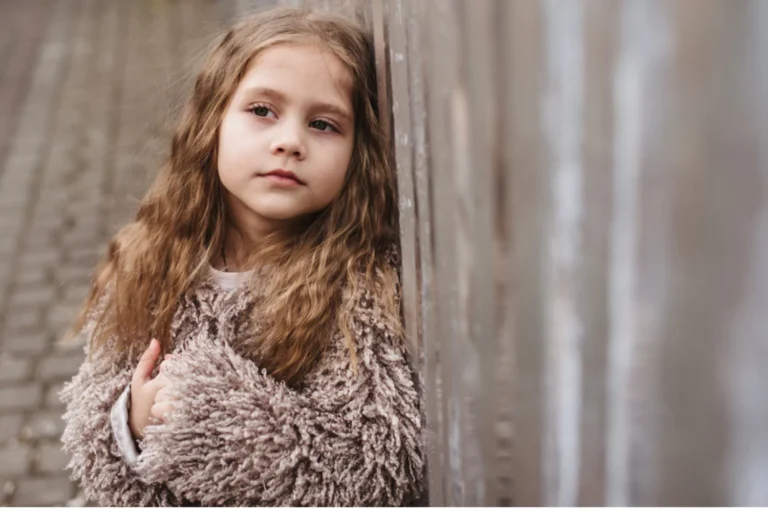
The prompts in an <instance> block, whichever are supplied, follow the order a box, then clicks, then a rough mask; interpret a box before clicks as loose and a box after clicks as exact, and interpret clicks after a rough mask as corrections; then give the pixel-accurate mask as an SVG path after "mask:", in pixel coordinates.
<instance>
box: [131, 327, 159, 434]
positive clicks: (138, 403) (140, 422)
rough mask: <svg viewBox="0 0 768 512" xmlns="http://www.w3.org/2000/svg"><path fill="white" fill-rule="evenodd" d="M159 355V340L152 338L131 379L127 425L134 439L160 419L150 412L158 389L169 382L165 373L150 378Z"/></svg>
mask: <svg viewBox="0 0 768 512" xmlns="http://www.w3.org/2000/svg"><path fill="white" fill-rule="evenodd" d="M159 356H160V342H159V341H157V340H155V339H153V340H152V341H151V342H150V344H149V348H147V350H146V352H144V354H143V355H142V356H141V360H140V361H139V364H137V365H136V370H134V372H133V378H132V379H131V413H130V415H129V418H128V426H129V427H130V428H131V433H132V434H133V437H134V438H135V439H142V438H143V437H144V429H145V428H146V427H147V425H152V424H154V423H158V422H159V421H160V419H159V418H156V417H155V416H154V415H153V414H152V407H153V405H154V403H155V396H156V395H157V393H158V391H160V390H161V389H162V388H164V387H165V386H167V385H168V384H169V381H168V379H167V378H166V377H165V375H158V376H157V377H156V378H154V379H151V378H150V376H151V375H152V370H153V369H154V367H155V363H156V362H157V358H158V357H159Z"/></svg>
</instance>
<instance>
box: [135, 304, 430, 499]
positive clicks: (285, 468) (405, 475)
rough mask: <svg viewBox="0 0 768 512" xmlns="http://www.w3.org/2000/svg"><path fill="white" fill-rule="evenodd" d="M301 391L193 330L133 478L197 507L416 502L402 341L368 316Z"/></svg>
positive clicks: (412, 414) (417, 431) (416, 448)
mask: <svg viewBox="0 0 768 512" xmlns="http://www.w3.org/2000/svg"><path fill="white" fill-rule="evenodd" d="M353 334H354V335H355V336H356V342H357V357H358V366H357V368H358V370H357V376H355V375H354V374H353V369H352V365H351V363H350V357H349V351H348V350H347V348H346V346H345V345H344V342H343V340H338V343H337V344H336V345H335V346H334V347H333V348H332V349H331V350H329V353H327V354H326V355H325V356H324V358H323V359H322V360H321V361H320V362H319V363H318V365H317V367H316V368H315V369H314V370H313V371H312V373H311V374H310V375H308V376H307V380H306V386H305V388H303V390H302V391H301V392H296V391H294V390H292V389H289V388H288V387H286V386H285V385H284V384H282V383H278V382H277V381H275V380H274V379H272V378H271V377H269V376H267V375H265V374H264V373H263V372H262V371H261V370H260V369H259V368H258V367H257V366H256V365H255V364H254V363H253V362H251V361H250V360H248V359H245V358H243V357H241V356H239V355H238V354H236V353H235V352H234V351H233V350H232V349H231V348H230V347H229V346H228V345H226V344H225V343H222V342H219V341H216V342H212V341H211V340H210V339H206V338H205V334H204V333H203V334H201V335H200V337H199V338H198V339H197V340H193V341H192V343H190V345H189V347H188V349H187V350H186V351H185V352H184V353H182V354H181V355H180V356H179V357H178V358H176V359H174V360H173V361H172V362H170V363H168V362H166V363H165V365H164V369H163V371H164V372H166V371H167V372H168V376H169V378H170V380H171V382H173V384H172V385H173V388H174V390H175V391H176V393H175V394H176V396H177V402H176V403H175V406H176V408H175V410H174V411H173V412H171V413H170V416H169V421H168V422H167V423H166V424H164V425H159V426H150V427H147V429H146V438H145V443H144V444H143V452H142V457H141V458H140V459H139V463H138V466H137V471H138V472H139V473H141V474H142V476H143V477H144V478H146V479H147V481H152V482H167V484H168V486H169V487H170V488H171V489H173V490H174V492H175V493H176V494H177V495H179V496H183V497H184V498H185V499H188V500H192V501H196V502H197V501H199V502H201V503H202V504H203V505H209V506H216V505H218V506H257V505H263V506H286V505H292V506H350V505H401V504H404V503H407V502H409V501H410V500H412V499H414V498H416V497H418V495H419V494H420V492H421V487H422V483H421V478H422V473H423V466H424V460H423V455H422V451H421V421H420V414H419V405H418V402H419V399H418V395H417V392H416V390H415V387H414V383H413V380H412V377H411V370H410V367H409V365H408V363H407V361H406V348H405V344H404V342H403V340H402V339H401V338H400V337H399V336H395V335H394V334H393V333H392V332H391V331H390V330H388V329H387V328H386V327H384V326H383V324H381V323H380V322H376V321H375V319H373V317H371V312H370V311H369V312H367V316H366V315H359V316H358V320H357V321H356V322H355V325H354V332H353Z"/></svg>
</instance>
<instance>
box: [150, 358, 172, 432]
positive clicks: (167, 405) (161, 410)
mask: <svg viewBox="0 0 768 512" xmlns="http://www.w3.org/2000/svg"><path fill="white" fill-rule="evenodd" d="M175 357H177V356H176V355H174V354H168V355H166V356H165V360H164V361H163V362H162V363H161V364H160V375H158V376H157V379H160V378H162V379H163V380H164V382H165V383H166V384H165V385H164V386H163V387H162V388H160V390H159V391H158V392H157V394H156V395H155V402H154V404H153V405H152V410H151V414H152V417H153V418H157V419H158V420H160V421H162V422H165V421H167V415H168V413H169V412H171V411H172V410H173V409H174V406H173V400H174V398H175V396H174V393H173V386H172V385H171V381H170V380H169V379H168V378H167V377H166V376H165V374H164V373H163V368H164V366H165V364H166V363H167V362H168V361H169V360H171V359H174V358H175ZM157 379H156V380H157Z"/></svg>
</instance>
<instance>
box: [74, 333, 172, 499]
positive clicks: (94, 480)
mask: <svg viewBox="0 0 768 512" xmlns="http://www.w3.org/2000/svg"><path fill="white" fill-rule="evenodd" d="M81 336H85V337H86V338H88V335H87V334H85V333H83V334H81ZM89 341H90V340H87V341H86V351H87V350H88V344H89ZM132 372H133V367H132V365H131V358H129V357H126V358H121V359H120V360H116V358H113V357H111V356H110V357H106V356H105V354H104V352H103V350H100V351H98V352H97V353H95V354H93V356H92V357H91V359H90V360H88V359H87V358H86V360H85V362H83V364H82V365H81V366H80V369H79V371H78V373H77V374H76V375H75V376H74V378H73V379H72V380H70V381H69V382H67V383H66V384H65V386H64V388H63V389H62V391H61V392H60V395H59V396H60V398H61V400H62V401H63V402H64V404H65V405H66V412H65V414H64V417H63V418H64V422H65V428H64V433H63V435H62V438H61V441H62V444H63V448H64V451H65V452H66V453H67V454H68V455H69V456H70V462H69V465H68V466H67V467H68V469H70V470H71V471H72V473H71V477H72V479H73V480H78V483H79V485H80V486H81V488H82V489H83V492H84V494H85V497H86V498H87V499H88V500H89V501H93V502H96V503H98V504H99V505H101V506H123V507H126V506H174V505H178V504H179V503H178V500H177V499H176V497H175V496H174V495H173V494H172V493H171V492H170V491H169V490H168V488H167V487H166V486H165V485H163V484H161V483H159V482H155V483H152V484H148V483H144V482H142V481H141V480H140V478H139V476H138V474H137V473H136V472H135V471H134V470H133V469H132V468H131V466H130V465H129V464H128V463H127V461H126V460H125V459H124V458H123V455H122V453H121V452H120V449H119V448H118V446H117V442H116V441H115V437H114V435H113V431H112V426H111V422H110V411H111V409H112V406H113V405H114V404H115V401H116V400H117V399H118V398H119V397H120V394H121V393H122V392H123V391H124V390H125V387H126V385H127V384H128V383H129V382H130V380H131V375H132Z"/></svg>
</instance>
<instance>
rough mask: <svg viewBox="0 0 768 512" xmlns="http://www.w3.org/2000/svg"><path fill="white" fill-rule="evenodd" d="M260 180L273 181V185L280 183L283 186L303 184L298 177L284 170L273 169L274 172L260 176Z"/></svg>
mask: <svg viewBox="0 0 768 512" xmlns="http://www.w3.org/2000/svg"><path fill="white" fill-rule="evenodd" d="M261 177H262V178H267V179H269V180H270V181H273V182H275V183H280V184H283V185H291V184H293V185H303V184H304V182H303V181H301V180H300V179H299V178H298V176H296V175H295V174H294V173H293V172H291V171H287V170H285V169H275V170H274V171H269V172H267V173H264V174H262V175H261Z"/></svg>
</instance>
